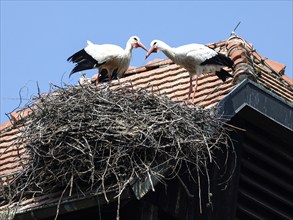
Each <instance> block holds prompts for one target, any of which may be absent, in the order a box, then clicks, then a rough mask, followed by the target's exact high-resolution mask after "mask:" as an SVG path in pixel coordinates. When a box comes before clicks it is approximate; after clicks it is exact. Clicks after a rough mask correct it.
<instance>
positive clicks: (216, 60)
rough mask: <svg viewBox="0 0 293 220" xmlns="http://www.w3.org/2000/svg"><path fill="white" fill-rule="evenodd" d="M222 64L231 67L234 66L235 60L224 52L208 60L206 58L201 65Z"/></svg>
mask: <svg viewBox="0 0 293 220" xmlns="http://www.w3.org/2000/svg"><path fill="white" fill-rule="evenodd" d="M207 64H210V65H213V64H216V65H221V66H227V67H229V68H233V61H232V60H231V59H230V58H229V57H227V56H225V55H224V54H221V53H218V54H217V55H216V56H213V57H211V58H209V59H207V60H205V61H204V62H202V63H201V64H200V65H207Z"/></svg>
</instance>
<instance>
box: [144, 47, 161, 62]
mask: <svg viewBox="0 0 293 220" xmlns="http://www.w3.org/2000/svg"><path fill="white" fill-rule="evenodd" d="M157 52H158V49H157V48H154V47H151V48H150V49H149V51H148V53H147V55H146V56H145V59H147V58H148V57H149V56H150V55H151V53H157Z"/></svg>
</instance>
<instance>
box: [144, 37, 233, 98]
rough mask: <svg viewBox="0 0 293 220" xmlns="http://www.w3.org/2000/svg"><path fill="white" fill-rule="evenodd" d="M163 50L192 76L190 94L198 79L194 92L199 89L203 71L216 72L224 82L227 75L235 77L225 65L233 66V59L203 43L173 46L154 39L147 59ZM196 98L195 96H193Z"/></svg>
mask: <svg viewBox="0 0 293 220" xmlns="http://www.w3.org/2000/svg"><path fill="white" fill-rule="evenodd" d="M159 50H161V51H162V52H163V53H164V54H165V55H166V56H167V57H168V58H170V59H171V60H172V61H173V62H174V63H176V64H177V65H180V66H182V67H184V68H185V69H186V70H187V71H188V72H189V76H190V85H189V94H188V98H190V94H191V92H192V81H193V80H194V79H196V85H195V89H194V94H195V92H196V89H197V81H198V76H199V75H201V74H203V73H214V74H216V75H217V76H218V77H219V78H220V79H221V80H222V81H223V82H225V80H226V78H227V77H233V76H232V75H230V74H229V73H228V72H227V71H226V70H224V69H222V68H223V67H229V68H233V61H232V60H231V59H230V58H229V57H227V56H225V55H223V54H221V53H218V52H216V51H214V50H213V49H211V48H209V47H207V46H205V45H202V44H187V45H183V46H180V47H177V48H172V47H170V46H169V45H167V44H166V43H164V42H162V41H160V40H153V41H152V42H151V48H150V49H149V51H148V53H147V55H146V59H147V58H148V57H149V55H150V54H151V53H153V52H155V53H157V52H158V51H159ZM193 99H194V96H193Z"/></svg>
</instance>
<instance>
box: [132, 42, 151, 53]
mask: <svg viewBox="0 0 293 220" xmlns="http://www.w3.org/2000/svg"><path fill="white" fill-rule="evenodd" d="M132 46H133V47H134V48H137V47H141V48H142V49H144V50H145V51H146V52H148V49H147V48H146V47H145V46H144V45H143V43H141V42H137V43H134V44H133V45H132Z"/></svg>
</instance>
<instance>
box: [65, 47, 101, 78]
mask: <svg viewBox="0 0 293 220" xmlns="http://www.w3.org/2000/svg"><path fill="white" fill-rule="evenodd" d="M67 61H69V62H73V63H76V65H75V67H74V68H73V70H72V71H71V72H70V75H69V77H70V76H71V75H72V74H73V73H76V72H79V71H82V70H89V69H93V68H97V67H99V66H100V65H102V64H104V63H98V61H96V60H95V59H94V58H93V57H92V56H91V55H89V54H88V53H87V52H86V51H85V50H84V49H82V50H80V51H78V52H76V53H75V54H73V55H72V56H71V57H69V58H68V59H67Z"/></svg>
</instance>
